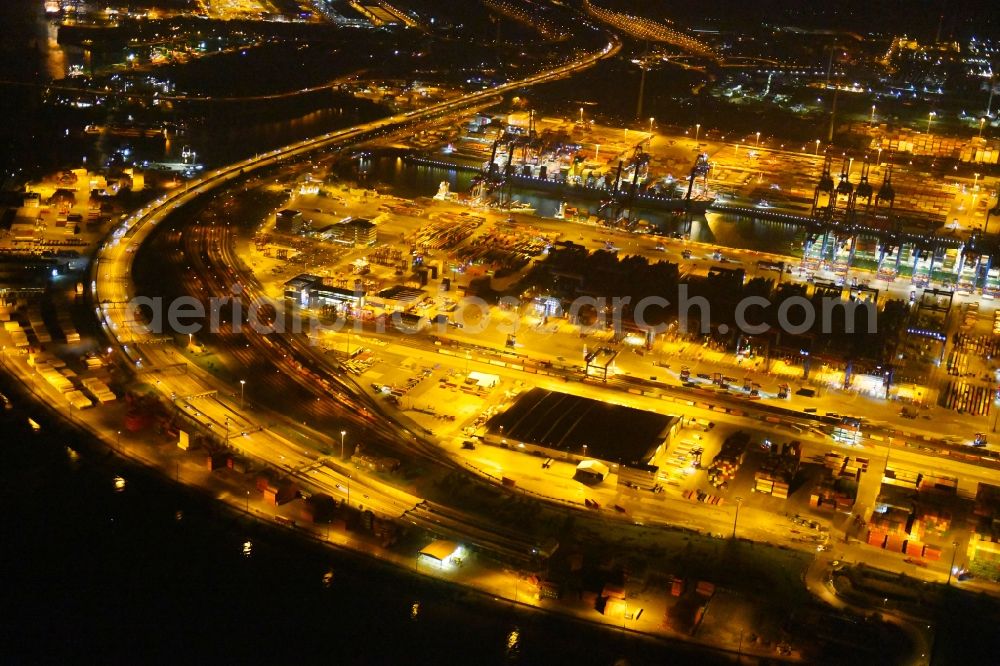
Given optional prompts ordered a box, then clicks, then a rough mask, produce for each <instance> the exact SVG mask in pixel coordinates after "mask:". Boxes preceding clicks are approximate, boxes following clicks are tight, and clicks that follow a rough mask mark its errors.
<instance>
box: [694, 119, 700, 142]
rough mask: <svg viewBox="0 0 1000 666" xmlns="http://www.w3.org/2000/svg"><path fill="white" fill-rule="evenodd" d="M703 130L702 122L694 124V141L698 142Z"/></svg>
mask: <svg viewBox="0 0 1000 666" xmlns="http://www.w3.org/2000/svg"><path fill="white" fill-rule="evenodd" d="M700 131H701V123H695V124H694V142H695V144H697V143H698V133H699V132H700Z"/></svg>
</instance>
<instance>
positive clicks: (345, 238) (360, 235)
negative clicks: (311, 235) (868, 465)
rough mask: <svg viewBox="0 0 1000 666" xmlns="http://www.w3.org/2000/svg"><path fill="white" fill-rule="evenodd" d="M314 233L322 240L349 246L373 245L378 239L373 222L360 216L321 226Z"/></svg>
mask: <svg viewBox="0 0 1000 666" xmlns="http://www.w3.org/2000/svg"><path fill="white" fill-rule="evenodd" d="M316 235H317V236H319V237H320V238H322V239H323V240H326V241H330V242H332V243H339V244H341V245H347V246H349V247H373V246H374V245H375V243H376V241H378V232H377V230H376V226H375V224H374V223H373V222H372V221H371V220H366V219H364V218H360V217H356V218H352V219H349V220H346V221H343V222H338V223H336V224H331V225H329V226H326V227H323V228H322V229H320V230H319V231H317V232H316Z"/></svg>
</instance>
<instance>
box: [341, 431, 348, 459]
mask: <svg viewBox="0 0 1000 666" xmlns="http://www.w3.org/2000/svg"><path fill="white" fill-rule="evenodd" d="M346 436H347V431H346V430H341V431H340V459H341V460H343V459H344V437H346Z"/></svg>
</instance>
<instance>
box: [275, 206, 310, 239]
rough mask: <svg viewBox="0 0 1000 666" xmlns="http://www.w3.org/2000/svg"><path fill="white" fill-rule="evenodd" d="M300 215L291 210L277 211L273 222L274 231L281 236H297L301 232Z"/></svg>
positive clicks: (301, 221)
mask: <svg viewBox="0 0 1000 666" xmlns="http://www.w3.org/2000/svg"><path fill="white" fill-rule="evenodd" d="M303 224H304V222H303V219H302V213H300V212H299V211H297V210H292V209H291V208H286V209H284V210H280V211H278V214H277V215H276V216H275V220H274V230H275V231H278V232H280V233H283V234H298V233H301V232H302V225H303Z"/></svg>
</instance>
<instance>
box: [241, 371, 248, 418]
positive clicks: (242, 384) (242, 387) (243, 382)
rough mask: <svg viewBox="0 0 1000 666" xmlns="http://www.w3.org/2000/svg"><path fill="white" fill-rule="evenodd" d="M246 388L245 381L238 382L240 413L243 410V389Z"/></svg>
mask: <svg viewBox="0 0 1000 666" xmlns="http://www.w3.org/2000/svg"><path fill="white" fill-rule="evenodd" d="M246 387H247V380H245V379H241V380H240V411H242V410H243V396H244V394H245V389H246Z"/></svg>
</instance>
